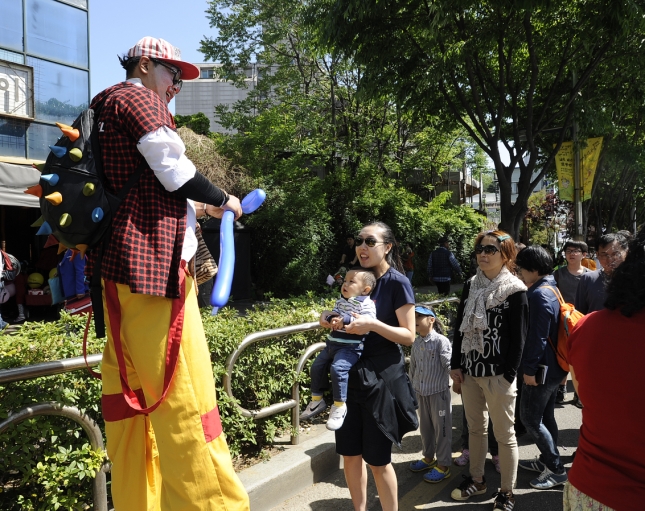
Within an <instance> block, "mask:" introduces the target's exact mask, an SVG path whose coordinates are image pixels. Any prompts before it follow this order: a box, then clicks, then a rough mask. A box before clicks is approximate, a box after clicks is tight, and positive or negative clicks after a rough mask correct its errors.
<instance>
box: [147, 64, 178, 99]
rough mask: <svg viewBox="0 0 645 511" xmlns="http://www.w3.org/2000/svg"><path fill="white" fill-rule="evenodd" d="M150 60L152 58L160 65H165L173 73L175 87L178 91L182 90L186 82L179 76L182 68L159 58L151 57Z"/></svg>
mask: <svg viewBox="0 0 645 511" xmlns="http://www.w3.org/2000/svg"><path fill="white" fill-rule="evenodd" d="M150 60H152V61H153V62H154V63H155V64H159V65H160V66H162V67H165V68H166V69H167V70H168V71H170V72H171V73H172V85H173V87H174V88H175V89H177V92H179V91H180V90H181V86H182V85H183V84H184V82H182V81H181V80H180V79H179V77H180V76H181V69H176V68H174V67H172V66H169V65H168V64H166V63H165V62H162V61H161V60H159V59H153V58H150Z"/></svg>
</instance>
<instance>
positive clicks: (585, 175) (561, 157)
mask: <svg viewBox="0 0 645 511" xmlns="http://www.w3.org/2000/svg"><path fill="white" fill-rule="evenodd" d="M601 149H602V137H597V138H589V139H587V147H585V148H584V149H583V150H582V154H581V155H580V167H581V174H582V185H583V189H582V200H583V201H586V200H589V199H591V189H592V187H593V180H594V176H595V175H596V167H597V166H598V159H599V158H600V151H601ZM555 168H556V171H557V173H558V190H559V194H560V199H561V200H568V201H571V202H573V200H574V196H575V185H574V178H573V168H574V160H573V142H563V143H562V146H561V147H560V150H559V151H558V154H556V155H555Z"/></svg>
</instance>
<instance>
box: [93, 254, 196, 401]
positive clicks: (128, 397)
mask: <svg viewBox="0 0 645 511" xmlns="http://www.w3.org/2000/svg"><path fill="white" fill-rule="evenodd" d="M185 280H186V276H185V272H184V263H183V261H182V268H181V269H180V270H179V288H180V290H181V296H180V298H178V299H175V300H173V301H172V310H171V313H170V327H169V329H168V348H167V350H166V367H165V373H164V379H163V391H162V394H161V397H160V398H159V401H157V402H156V403H155V404H153V405H152V406H149V407H148V408H142V407H141V404H140V402H139V398H138V397H137V395H136V394H135V392H134V391H133V390H132V389H131V388H130V385H129V384H128V373H127V370H126V367H125V359H124V358H123V345H122V344H121V305H120V304H119V295H118V292H117V289H116V284H115V283H114V282H110V281H104V282H105V299H106V303H107V309H108V316H109V318H110V330H111V331H112V340H113V342H114V351H115V352H116V358H117V362H118V364H119V376H120V377H121V390H122V391H123V397H124V398H125V401H126V403H128V406H130V408H132V409H133V410H136V411H137V412H138V413H140V414H148V413H151V412H153V411H154V410H156V409H157V407H158V406H159V405H160V404H161V403H162V402H163V400H164V399H165V398H166V394H167V393H168V389H169V388H170V384H171V383H172V379H173V377H174V375H175V369H176V368H177V359H178V358H179V346H180V343H181V334H182V331H183V328H184V304H185V301H186V287H185Z"/></svg>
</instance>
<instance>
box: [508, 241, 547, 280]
mask: <svg viewBox="0 0 645 511" xmlns="http://www.w3.org/2000/svg"><path fill="white" fill-rule="evenodd" d="M515 266H517V267H518V268H524V269H525V270H527V271H537V272H538V275H540V276H542V275H548V274H549V273H551V272H552V271H553V257H551V254H549V252H548V251H547V250H546V249H544V248H542V247H540V246H536V245H533V246H530V247H526V248H523V249H522V250H520V251H519V252H518V254H517V257H516V258H515Z"/></svg>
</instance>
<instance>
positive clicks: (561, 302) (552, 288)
mask: <svg viewBox="0 0 645 511" xmlns="http://www.w3.org/2000/svg"><path fill="white" fill-rule="evenodd" d="M542 287H543V288H545V289H550V290H551V292H552V293H553V294H554V295H555V297H556V298H557V299H558V301H559V302H560V305H564V304H565V303H566V302H565V301H564V298H562V295H561V294H560V290H559V289H558V288H557V287H552V286H542Z"/></svg>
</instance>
